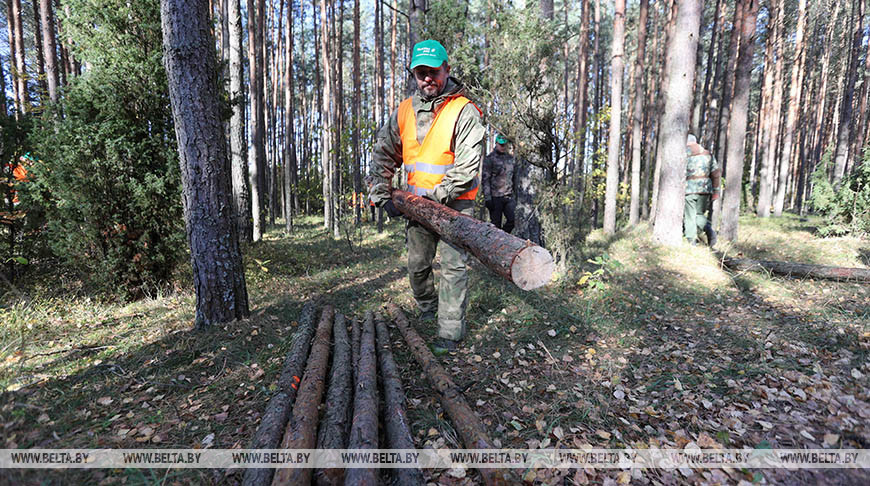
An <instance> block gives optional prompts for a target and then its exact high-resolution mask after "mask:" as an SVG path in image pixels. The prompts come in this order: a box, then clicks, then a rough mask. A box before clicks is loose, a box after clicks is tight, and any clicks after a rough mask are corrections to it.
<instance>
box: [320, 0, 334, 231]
mask: <svg viewBox="0 0 870 486" xmlns="http://www.w3.org/2000/svg"><path fill="white" fill-rule="evenodd" d="M331 3H332V2H331V1H330V4H331ZM326 9H327V0H320V62H321V68H320V69H321V72H322V73H323V75H322V78H323V83H322V84H323V95H322V97H321V107H320V117H321V120H320V126H321V131H320V160H321V164H322V166H323V185H322V189H323V227H324V229H326V230H327V231H330V230H332V225H333V220H332V218H333V215H332V209H333V207H332V177H333V176H332V170H331V169H332V164H331V160H332V155H331V151H332V149H333V147H332V130H333V119H332V110H331V109H330V106H331V103H332V63H331V62H330V59H331V57H330V54H329V44H330V35H329V17H328V15H327V11H326Z"/></svg>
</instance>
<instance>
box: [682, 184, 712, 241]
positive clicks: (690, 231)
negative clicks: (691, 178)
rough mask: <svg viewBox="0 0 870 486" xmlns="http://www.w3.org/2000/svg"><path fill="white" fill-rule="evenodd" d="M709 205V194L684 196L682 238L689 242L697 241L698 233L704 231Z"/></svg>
mask: <svg viewBox="0 0 870 486" xmlns="http://www.w3.org/2000/svg"><path fill="white" fill-rule="evenodd" d="M709 205H710V195H709V194H686V205H685V207H684V208H683V236H685V237H686V239H687V240H689V242H695V241H697V240H698V233H699V232H702V231H704V226H705V225H706V224H707V207H708V206H709Z"/></svg>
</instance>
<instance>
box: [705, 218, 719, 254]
mask: <svg viewBox="0 0 870 486" xmlns="http://www.w3.org/2000/svg"><path fill="white" fill-rule="evenodd" d="M704 233H706V234H707V246H709V247H710V248H713V247H714V246H716V242H717V241H718V240H719V237H718V235H717V234H716V230H714V229H713V226H712V225H710V224H709V223H707V225H706V226H704Z"/></svg>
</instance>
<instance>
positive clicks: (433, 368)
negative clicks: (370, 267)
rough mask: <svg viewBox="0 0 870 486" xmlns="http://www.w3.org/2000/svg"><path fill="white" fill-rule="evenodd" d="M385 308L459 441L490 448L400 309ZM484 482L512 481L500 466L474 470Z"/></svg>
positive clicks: (455, 389)
mask: <svg viewBox="0 0 870 486" xmlns="http://www.w3.org/2000/svg"><path fill="white" fill-rule="evenodd" d="M387 310H388V311H389V312H390V315H391V316H392V317H393V320H395V322H396V325H397V326H398V328H399V331H400V332H401V333H402V336H403V337H404V338H405V342H406V343H407V344H408V348H410V350H411V353H412V354H413V355H414V359H415V360H416V361H417V363H418V364H419V365H420V366H421V367H422V368H423V371H424V372H425V373H426V376H427V377H428V378H429V381H430V382H431V383H432V385H433V386H434V387H435V390H436V391H437V392H438V397H439V398H440V399H441V405H442V406H443V407H444V410H446V411H447V414H448V415H449V416H450V420H451V422H453V426H454V427H455V428H456V431H457V432H458V433H459V437H460V438H461V439H462V442H463V444H464V445H465V447H466V448H467V449H492V448H494V447H495V446H493V445H492V440H490V438H489V436H488V435H487V434H486V430H485V429H484V427H483V424H482V423H481V422H480V419H479V418H477V415H475V413H474V411H473V410H472V409H471V407H469V406H468V403H467V402H466V401H465V397H464V396H462V391H461V390H460V389H459V388H458V387H457V386H456V384H455V383H453V380H452V379H451V378H450V375H449V374H447V372H446V371H445V370H444V368H442V367H441V365H440V364H438V360H437V359H436V358H435V356H433V355H432V353H431V352H430V351H429V349H428V348H427V347H426V344H425V343H424V342H423V338H421V337H420V335H419V334H417V331H415V330H414V329H413V328H412V327H411V326H410V324H408V319H407V318H405V314H404V312H402V310H401V309H400V308H399V307H397V306H396V305H395V304H387ZM478 471H479V472H480V475H481V477H482V478H483V482H484V484H487V485H494V484H515V483H514V482H511V481H510V479H512V478H511V477H510V476H511V475H510V474H509V473H508V472H507V471H506V470H504V469H482V468H481V469H478Z"/></svg>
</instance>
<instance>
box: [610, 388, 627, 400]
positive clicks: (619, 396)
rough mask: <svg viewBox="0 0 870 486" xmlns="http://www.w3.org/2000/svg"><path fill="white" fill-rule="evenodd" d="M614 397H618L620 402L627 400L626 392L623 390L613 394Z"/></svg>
mask: <svg viewBox="0 0 870 486" xmlns="http://www.w3.org/2000/svg"><path fill="white" fill-rule="evenodd" d="M613 396H614V397H616V398H617V399H618V400H622V399H624V398H625V392H624V391H622V390H616V391H615V392H613Z"/></svg>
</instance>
